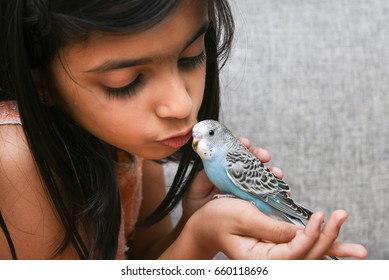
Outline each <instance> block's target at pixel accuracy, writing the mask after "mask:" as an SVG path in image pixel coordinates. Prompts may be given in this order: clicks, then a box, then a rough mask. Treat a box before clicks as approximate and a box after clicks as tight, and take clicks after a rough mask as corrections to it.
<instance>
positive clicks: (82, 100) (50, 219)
mask: <svg viewBox="0 0 389 280" xmlns="http://www.w3.org/2000/svg"><path fill="white" fill-rule="evenodd" d="M0 9H1V10H0V11H1V15H0V21H1V25H0V26H1V27H0V28H1V33H0V34H2V35H1V36H2V37H1V43H0V46H1V55H0V59H1V61H0V67H1V71H0V73H1V74H0V75H1V80H0V100H1V103H0V124H1V125H0V226H1V230H0V259H10V258H13V259H16V258H19V259H50V258H55V259H114V258H118V259H123V258H137V259H144V258H161V259H163V258H164V259H209V258H212V257H214V255H215V254H216V253H217V252H218V251H222V252H224V253H225V254H226V255H227V256H229V257H230V258H239V259H256V258H263V259H281V258H282V259H295V258H299V259H304V258H305V259H314V258H322V257H323V256H324V255H336V256H339V257H357V258H363V257H365V256H366V250H365V249H364V248H363V247H362V246H360V245H358V244H350V243H341V242H338V241H336V237H337V235H338V233H339V230H340V227H341V225H342V223H343V222H344V221H345V219H346V213H345V212H344V211H340V210H339V211H336V212H334V213H333V214H332V215H331V216H330V217H329V218H328V220H327V222H326V224H325V226H324V227H323V228H321V224H322V221H323V219H324V217H323V216H324V215H323V214H322V213H316V214H314V215H313V216H312V218H311V220H310V222H309V224H308V226H307V227H306V228H305V229H304V231H302V230H301V229H300V228H297V227H295V226H293V225H290V224H286V223H283V222H279V221H275V220H272V219H270V218H268V217H266V216H264V215H263V214H261V213H260V212H259V211H258V210H257V209H256V208H255V207H253V206H252V205H251V204H250V203H249V202H246V201H242V200H238V199H229V198H223V199H214V200H212V197H213V195H214V194H216V193H217V189H216V188H215V187H214V186H213V185H212V184H211V183H210V182H209V181H208V179H207V178H206V176H205V174H204V172H203V171H200V170H201V167H200V160H199V158H198V157H197V156H196V155H195V153H194V152H193V151H192V149H191V145H190V141H189V139H190V137H191V128H192V127H193V125H194V124H195V123H196V122H197V121H198V120H203V119H208V118H210V119H217V118H218V109H219V79H218V75H219V72H218V71H219V69H220V67H221V66H222V65H223V62H224V61H225V58H226V57H227V56H228V53H229V50H230V44H231V38H232V32H233V21H232V18H231V14H230V10H229V6H228V4H227V2H226V0H200V1H189V0H158V1H145V0H111V1H107V0H88V1H71V0H70V1H69V0H66V1H64V0H15V1H5V0H4V1H3V0H2V1H1V8H0ZM242 141H244V142H245V143H246V145H247V146H248V147H250V145H249V143H248V141H247V140H244V139H243V140H242ZM250 148H251V149H252V150H253V152H254V153H255V154H256V155H257V156H258V157H259V158H260V159H261V160H262V161H265V162H266V161H268V160H269V154H268V153H267V152H266V151H264V150H261V149H259V148H254V147H250ZM153 160H154V161H153ZM155 160H158V161H155ZM166 160H178V161H179V167H178V170H177V174H176V177H175V180H174V182H173V184H172V186H171V187H170V189H169V192H168V193H167V194H166V193H165V187H164V184H163V173H162V166H161V162H162V161H166ZM275 171H276V172H277V170H275ZM279 174H280V173H279ZM280 175H282V174H280ZM180 200H182V205H183V214H182V217H181V219H180V221H179V223H178V224H177V225H176V226H175V227H174V228H172V226H171V223H170V218H169V212H170V211H171V210H172V209H173V208H174V207H175V206H176V204H177V203H178V202H179V201H180ZM264 240H266V241H264Z"/></svg>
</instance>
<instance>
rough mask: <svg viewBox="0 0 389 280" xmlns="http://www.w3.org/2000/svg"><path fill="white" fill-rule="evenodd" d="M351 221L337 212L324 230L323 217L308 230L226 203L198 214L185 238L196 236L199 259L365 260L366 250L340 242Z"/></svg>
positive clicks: (240, 204)
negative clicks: (219, 254)
mask: <svg viewBox="0 0 389 280" xmlns="http://www.w3.org/2000/svg"><path fill="white" fill-rule="evenodd" d="M346 218H347V213H346V212H345V211H343V210H338V211H335V212H333V213H332V215H331V216H330V217H329V218H328V221H327V222H326V223H325V225H324V227H323V229H321V226H322V222H323V219H324V214H322V213H320V212H318V213H315V214H314V215H312V217H311V219H310V220H309V222H308V224H307V227H306V228H305V229H303V228H301V227H297V226H295V225H292V224H289V223H285V222H280V221H276V220H274V219H272V218H269V217H267V216H266V215H264V214H262V213H261V212H260V211H259V210H257V208H256V207H255V206H253V205H252V204H250V203H249V202H247V201H243V200H240V199H233V198H232V199H231V198H223V199H216V200H212V201H210V202H209V203H207V204H206V205H205V206H204V207H202V208H201V209H199V211H197V212H196V213H195V214H194V215H193V216H192V217H191V219H190V220H189V221H188V223H187V226H186V227H185V229H184V231H183V232H182V234H184V235H185V234H188V235H189V236H191V239H190V240H192V241H193V243H194V244H195V245H194V246H193V248H196V250H199V251H198V254H197V256H198V258H202V257H204V256H212V255H214V254H216V253H217V252H219V251H221V252H223V253H224V254H225V255H226V256H228V257H229V258H231V259H322V258H323V257H324V256H326V255H334V256H338V257H351V258H365V257H366V256H367V251H366V249H365V248H364V247H363V246H361V245H359V244H352V243H342V242H338V241H336V238H337V236H338V234H339V231H340V228H341V226H342V224H343V223H344V221H345V220H346ZM191 247H192V246H189V248H191ZM195 256H196V254H195Z"/></svg>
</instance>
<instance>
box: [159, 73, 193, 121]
mask: <svg viewBox="0 0 389 280" xmlns="http://www.w3.org/2000/svg"><path fill="white" fill-rule="evenodd" d="M161 86H162V87H163V88H161V89H160V92H162V93H163V94H162V96H161V98H160V102H159V104H158V106H157V109H156V113H157V115H158V116H159V117H161V118H176V119H184V118H187V117H188V116H190V115H191V112H192V109H193V100H192V98H191V95H190V93H189V91H188V89H187V86H186V84H185V81H184V79H183V78H182V77H181V76H180V75H179V73H177V74H176V75H171V76H170V77H169V79H165V81H164V82H163V85H161Z"/></svg>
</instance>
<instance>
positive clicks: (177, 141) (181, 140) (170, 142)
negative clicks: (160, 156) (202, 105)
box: [161, 131, 192, 148]
mask: <svg viewBox="0 0 389 280" xmlns="http://www.w3.org/2000/svg"><path fill="white" fill-rule="evenodd" d="M191 137H192V132H191V131H190V132H188V133H187V134H185V135H183V136H176V137H171V138H168V139H165V140H162V141H161V143H162V144H163V145H165V146H168V147H172V148H180V147H182V146H184V145H185V144H186V143H187V142H188V141H189V139H190V138H191Z"/></svg>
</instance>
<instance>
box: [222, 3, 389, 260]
mask: <svg viewBox="0 0 389 280" xmlns="http://www.w3.org/2000/svg"><path fill="white" fill-rule="evenodd" d="M231 5H232V7H233V10H234V14H235V20H236V24H237V31H236V39H235V45H234V51H233V55H232V58H231V60H230V62H229V63H228V65H227V66H226V67H225V68H224V70H223V75H222V87H223V95H222V99H223V102H222V103H223V109H222V114H221V119H222V120H223V121H224V123H225V124H226V125H227V126H229V127H230V129H231V130H232V131H233V132H234V133H235V134H237V135H243V136H245V137H247V138H249V139H250V140H251V141H252V142H253V144H255V145H257V146H261V147H264V148H266V149H268V150H269V151H270V152H271V154H272V161H271V165H275V166H278V167H280V168H281V169H282V170H283V171H284V174H285V177H284V179H285V181H286V182H288V183H289V185H290V186H291V187H292V192H293V195H292V196H293V198H294V199H295V200H296V201H298V202H300V203H301V204H302V205H305V206H307V207H308V208H311V209H313V210H322V211H325V212H326V213H328V214H329V213H330V212H332V211H333V210H335V209H338V208H342V209H345V210H347V211H348V213H349V219H348V221H347V222H346V224H345V225H344V226H343V229H342V233H341V236H340V239H341V240H343V241H351V242H358V243H362V244H364V245H365V246H366V247H367V249H368V251H369V259H389V239H388V238H387V235H388V231H389V217H388V210H389V203H388V197H387V190H388V189H389V174H388V171H389V127H388V123H389V1H387V0H326V1H323V0H305V1H304V0H238V1H237V0H235V1H232V3H231Z"/></svg>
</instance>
